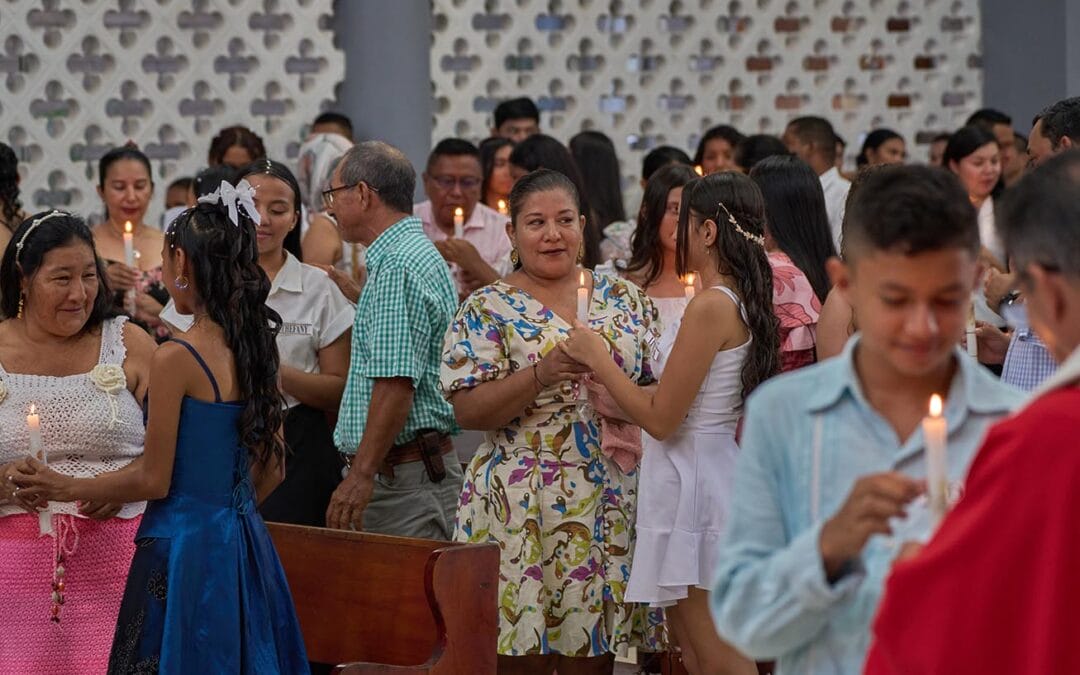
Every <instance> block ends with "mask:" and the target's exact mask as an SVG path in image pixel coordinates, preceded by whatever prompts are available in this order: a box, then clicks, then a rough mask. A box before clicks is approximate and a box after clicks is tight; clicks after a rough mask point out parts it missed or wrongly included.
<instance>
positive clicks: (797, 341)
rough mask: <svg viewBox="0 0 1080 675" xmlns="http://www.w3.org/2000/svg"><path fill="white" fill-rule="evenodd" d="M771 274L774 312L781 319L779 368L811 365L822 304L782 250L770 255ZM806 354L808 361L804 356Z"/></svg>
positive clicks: (804, 276) (788, 368)
mask: <svg viewBox="0 0 1080 675" xmlns="http://www.w3.org/2000/svg"><path fill="white" fill-rule="evenodd" d="M769 264H770V265H771V266H772V273H773V311H775V312H776V317H777V318H778V319H780V355H781V361H782V364H781V369H782V370H784V371H788V370H794V369H795V368H797V367H799V366H803V365H809V364H810V363H813V361H814V359H813V354H814V349H815V345H816V344H817V322H818V315H819V314H821V301H820V300H818V298H817V296H816V295H814V288H813V287H812V286H811V285H810V280H809V279H807V278H806V275H805V274H803V272H802V270H800V269H799V268H798V267H796V266H795V263H793V262H791V258H789V257H788V256H787V254H786V253H784V252H783V251H772V252H770V253H769ZM807 355H809V358H806V356H807Z"/></svg>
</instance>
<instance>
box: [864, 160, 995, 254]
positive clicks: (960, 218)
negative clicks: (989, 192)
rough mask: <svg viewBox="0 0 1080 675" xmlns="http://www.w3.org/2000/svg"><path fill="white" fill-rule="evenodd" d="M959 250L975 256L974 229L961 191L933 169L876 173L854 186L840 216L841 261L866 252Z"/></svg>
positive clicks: (948, 175)
mask: <svg viewBox="0 0 1080 675" xmlns="http://www.w3.org/2000/svg"><path fill="white" fill-rule="evenodd" d="M947 248H960V249H963V250H965V251H969V252H970V253H971V254H972V255H973V256H974V255H977V254H978V252H979V227H978V224H977V216H976V214H975V207H974V206H972V205H971V200H969V199H968V195H967V190H965V189H964V186H963V185H961V184H960V180H959V179H958V178H957V177H956V176H955V175H954V174H952V173H951V172H949V171H946V170H944V169H940V168H938V167H930V166H917V165H901V164H893V165H887V166H884V165H883V166H880V167H877V168H876V169H875V170H874V171H872V172H870V173H868V174H867V175H866V176H865V177H864V178H863V180H862V181H861V182H860V185H859V187H858V189H857V190H856V191H855V194H853V195H852V197H851V198H850V199H849V200H848V202H847V210H846V212H845V214H844V255H845V256H846V257H848V258H849V259H850V258H853V257H855V256H857V255H858V253H859V252H861V251H863V250H866V249H872V250H877V251H896V252H899V253H902V254H904V255H917V254H919V253H924V252H926V251H940V250H942V249H947Z"/></svg>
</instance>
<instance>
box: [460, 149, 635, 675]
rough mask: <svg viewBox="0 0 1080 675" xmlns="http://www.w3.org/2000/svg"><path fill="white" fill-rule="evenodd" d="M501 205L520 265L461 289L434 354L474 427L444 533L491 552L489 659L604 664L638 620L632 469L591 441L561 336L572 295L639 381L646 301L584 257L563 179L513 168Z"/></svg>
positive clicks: (540, 668) (519, 667)
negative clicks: (493, 650)
mask: <svg viewBox="0 0 1080 675" xmlns="http://www.w3.org/2000/svg"><path fill="white" fill-rule="evenodd" d="M510 213H511V218H512V222H511V223H509V224H508V225H507V234H508V235H509V236H510V240H511V241H512V243H513V246H514V250H513V254H512V258H513V260H514V262H515V264H516V265H518V269H517V270H516V271H514V272H513V273H511V274H510V275H508V276H507V277H505V278H504V279H502V280H499V281H496V282H495V283H494V284H491V285H489V286H485V287H483V288H480V289H478V290H477V291H475V292H473V293H472V295H470V296H469V297H468V298H467V299H466V300H465V303H464V304H463V305H462V307H461V308H460V309H459V310H458V313H457V316H456V317H455V319H454V321H453V323H452V324H451V326H450V330H449V331H448V333H447V337H446V348H445V353H444V354H443V367H442V376H441V381H442V387H443V389H444V391H445V393H446V395H447V397H448V398H449V400H450V402H451V404H452V405H453V406H454V412H455V415H456V416H457V419H458V422H459V423H460V424H461V426H463V427H465V428H468V429H478V430H483V431H485V432H486V435H485V440H484V442H483V444H482V445H481V446H480V448H479V450H478V452H477V453H476V455H475V456H474V458H473V460H472V463H471V464H470V465H469V468H468V471H467V473H466V477H465V485H464V488H463V491H462V495H461V503H460V507H459V509H458V516H457V519H458V522H457V530H456V533H455V537H456V539H457V540H458V541H465V542H488V541H495V542H498V543H499V545H500V548H501V549H502V563H501V573H500V589H499V597H500V601H501V611H500V615H499V616H500V624H499V642H498V651H499V655H500V656H499V659H500V670H504V671H506V672H515V673H516V672H522V673H532V672H536V673H549V672H551V670H552V668H553V667H556V668H557V669H558V672H559V673H560V675H573V674H574V673H609V672H611V669H612V668H613V653H614V652H616V651H621V650H624V649H625V648H626V647H627V646H628V645H629V644H631V642H632V641H634V640H637V639H638V638H640V637H642V636H641V635H640V633H641V632H643V629H644V628H645V627H646V626H645V625H644V624H645V621H644V620H645V618H646V617H645V615H644V614H643V613H642V611H635V609H634V607H635V606H634V605H628V604H626V603H624V602H623V594H624V592H625V589H626V583H627V579H628V577H629V565H630V556H631V554H632V548H633V538H634V535H633V532H634V528H633V521H634V511H635V502H636V495H637V471H636V469H635V467H634V465H633V463H632V462H629V463H626V462H624V463H623V464H622V466H620V464H618V463H617V462H616V461H614V460H613V459H611V458H609V457H606V456H604V455H603V454H602V453H601V451H600V447H599V440H600V439H599V425H598V423H597V420H596V417H595V415H594V413H593V412H592V411H591V409H590V408H589V407H588V406H587V405H584V404H585V401H586V392H585V388H584V387H579V386H578V383H577V382H576V381H577V380H578V379H579V378H580V377H581V376H583V375H584V374H585V373H586V370H587V369H586V368H584V367H582V366H581V365H579V364H578V363H576V362H574V361H573V360H571V359H569V358H568V357H567V356H566V355H565V353H564V352H563V351H562V350H561V349H558V348H557V345H558V343H559V342H560V341H561V340H563V339H565V338H566V337H567V335H568V333H569V331H570V329H571V327H572V324H573V321H574V318H575V316H576V315H577V311H578V310H577V308H578V304H576V303H575V300H576V298H577V297H578V296H579V295H584V297H583V298H582V299H583V300H584V301H585V302H584V303H579V304H580V305H581V309H583V310H584V311H585V312H586V313H587V314H588V324H589V325H590V326H591V327H592V328H593V329H594V330H597V331H600V332H602V333H603V335H604V336H605V338H606V340H607V344H608V345H609V347H610V348H611V350H612V352H613V354H614V355H615V358H616V359H617V360H618V361H619V363H620V364H621V366H622V368H623V370H624V372H625V373H626V374H627V376H628V377H630V378H631V379H632V380H634V381H635V382H637V383H638V384H648V383H650V382H651V381H652V372H651V366H650V358H649V349H648V347H647V344H646V342H647V340H649V339H650V338H651V337H652V335H653V330H654V324H655V322H656V313H655V310H654V309H653V306H652V303H651V302H650V300H649V298H648V296H646V295H645V293H644V292H642V291H641V290H640V289H639V288H637V287H636V286H634V285H632V284H630V283H629V282H626V281H623V280H621V279H619V278H617V277H613V276H608V275H604V274H598V273H596V274H594V273H592V272H589V271H588V270H582V268H581V267H580V264H579V263H580V260H581V251H582V243H583V242H582V230H583V228H584V225H585V222H584V220H585V219H584V218H583V217H582V215H581V209H580V201H579V198H578V194H577V190H576V189H575V188H574V184H573V183H572V182H571V181H570V180H569V179H568V178H566V176H564V175H562V174H560V173H558V172H555V171H550V170H545V169H540V170H537V171H534V172H533V173H531V174H528V175H526V176H525V177H523V178H521V179H520V180H519V181H518V182H517V183H516V184H515V186H514V189H513V191H512V192H511V193H510ZM582 281H583V282H584V284H582ZM581 289H584V290H581ZM634 633H639V635H632V634H634Z"/></svg>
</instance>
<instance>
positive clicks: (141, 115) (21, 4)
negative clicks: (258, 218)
mask: <svg viewBox="0 0 1080 675" xmlns="http://www.w3.org/2000/svg"><path fill="white" fill-rule="evenodd" d="M332 5H333V2H332V0H228V1H226V0H156V1H151V0H112V1H102V0H81V1H80V2H75V1H74V0H64V1H61V0H7V1H6V2H4V3H3V4H0V80H2V84H0V92H2V94H3V95H0V120H2V124H0V140H2V141H3V142H6V143H8V144H9V145H11V146H12V147H13V148H14V149H15V151H16V153H17V155H18V156H19V157H20V160H21V163H20V175H21V177H22V186H23V195H22V199H23V203H24V207H25V208H26V209H28V210H30V211H35V210H38V209H41V208H45V207H46V206H57V207H61V208H68V209H71V210H74V211H77V212H81V213H87V214H90V213H92V212H97V211H100V201H99V200H98V198H97V195H96V192H95V186H96V184H97V160H98V159H99V158H100V157H101V156H102V155H103V154H104V153H105V152H107V151H108V150H109V149H110V148H112V147H114V146H116V145H119V144H122V143H124V142H126V141H127V140H129V139H131V140H134V141H135V142H136V143H137V144H138V145H139V146H140V147H141V148H142V149H143V151H144V152H146V154H147V155H148V156H149V157H150V158H151V160H152V164H153V171H154V180H155V182H156V184H157V192H156V193H155V199H154V204H153V207H152V211H151V214H150V219H151V220H152V219H153V218H154V217H156V215H157V214H158V213H160V212H161V210H162V209H163V204H164V197H165V195H164V191H165V186H166V185H167V184H168V182H169V181H170V180H171V179H173V178H175V177H178V176H181V175H192V174H194V173H195V172H196V171H197V170H198V169H200V168H201V167H203V166H204V165H205V163H206V153H207V150H208V149H209V146H210V139H211V138H213V136H214V134H215V133H216V131H217V130H218V129H220V128H222V127H225V126H229V125H233V124H243V125H245V126H247V127H249V128H251V129H252V130H254V131H255V132H256V133H258V134H259V135H260V136H262V138H263V140H264V142H265V143H266V147H267V152H268V153H269V154H270V156H271V157H273V158H290V157H293V156H295V155H296V152H297V149H298V146H299V142H300V141H301V140H302V134H303V133H304V131H305V130H306V126H307V125H308V124H310V122H311V120H312V118H314V117H315V116H316V115H317V114H318V113H319V112H320V111H321V110H323V109H326V108H328V107H332V106H333V101H334V98H335V88H336V86H337V84H338V83H339V82H340V81H341V80H342V79H343V77H344V69H345V64H344V56H343V54H342V53H341V51H339V50H338V49H337V48H336V47H335V46H334V44H333V26H332V20H333V17H332V14H333V6H332Z"/></svg>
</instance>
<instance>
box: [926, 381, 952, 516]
mask: <svg viewBox="0 0 1080 675" xmlns="http://www.w3.org/2000/svg"><path fill="white" fill-rule="evenodd" d="M922 429H923V441H924V442H925V443H926V483H927V492H928V494H929V499H930V516H931V519H932V521H933V525H934V527H937V524H938V523H939V522H941V519H942V518H943V517H944V516H945V512H946V511H947V510H948V508H949V504H948V489H949V465H948V459H947V456H946V453H945V446H946V438H947V436H948V431H949V430H948V424H947V423H946V422H945V417H944V416H943V415H942V401H941V397H940V396H938V395H937V394H934V395H933V396H931V397H930V416H929V417H925V418H923V421H922Z"/></svg>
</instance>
